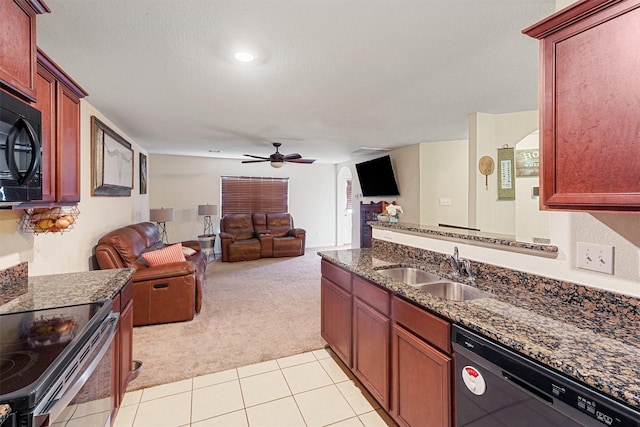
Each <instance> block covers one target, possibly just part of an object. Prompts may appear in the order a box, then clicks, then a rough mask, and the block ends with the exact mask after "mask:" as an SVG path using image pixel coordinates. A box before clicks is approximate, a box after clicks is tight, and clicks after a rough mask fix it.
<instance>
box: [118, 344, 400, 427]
mask: <svg viewBox="0 0 640 427" xmlns="http://www.w3.org/2000/svg"><path fill="white" fill-rule="evenodd" d="M143 369H144V368H143ZM163 426H166V427H183V426H186V427H188V426H191V427H268V426H274V427H297V426H301V427H312V426H335V427H355V426H360V427H362V426H365V427H378V426H380V427H384V426H395V424H394V423H393V421H392V420H390V419H389V417H388V415H387V414H386V413H385V412H384V411H383V410H382V409H380V406H379V405H378V404H377V403H376V402H375V400H374V399H373V398H372V397H371V396H370V395H369V394H368V393H367V392H366V391H365V390H364V389H361V388H359V383H358V382H357V381H356V380H354V379H353V377H352V376H351V373H349V372H348V370H346V368H343V367H342V365H341V363H340V362H338V360H337V359H336V358H335V355H334V354H333V353H331V351H330V350H326V349H320V350H316V351H312V352H308V353H302V354H298V355H295V356H290V357H284V358H281V359H276V360H271V361H268V362H262V363H258V364H255V365H250V366H244V367H242V368H238V369H231V370H228V371H223V372H217V373H214V374H210V375H204V376H201V377H195V378H191V379H188V380H184V381H178V382H175V383H171V384H163V385H160V386H157V387H150V388H146V389H143V390H137V391H133V392H127V393H126V394H125V397H124V401H123V404H122V407H121V408H120V410H119V412H118V416H117V417H116V420H115V424H114V427H163Z"/></svg>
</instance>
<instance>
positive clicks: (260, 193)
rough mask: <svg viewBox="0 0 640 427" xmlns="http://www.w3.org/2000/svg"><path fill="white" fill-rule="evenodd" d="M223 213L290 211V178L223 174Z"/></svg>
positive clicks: (221, 179)
mask: <svg viewBox="0 0 640 427" xmlns="http://www.w3.org/2000/svg"><path fill="white" fill-rule="evenodd" d="M220 186H221V189H220V194H221V198H222V200H221V203H220V204H221V206H222V209H221V210H222V215H223V216H224V215H227V214H234V213H254V212H265V213H269V212H274V213H275V212H289V178H264V177H247V176H222V177H221V178H220Z"/></svg>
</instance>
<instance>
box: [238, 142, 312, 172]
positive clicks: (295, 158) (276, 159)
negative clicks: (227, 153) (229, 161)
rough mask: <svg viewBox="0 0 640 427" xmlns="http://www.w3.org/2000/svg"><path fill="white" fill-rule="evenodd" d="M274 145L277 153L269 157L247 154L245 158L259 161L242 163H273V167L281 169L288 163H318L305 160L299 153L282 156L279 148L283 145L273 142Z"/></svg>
mask: <svg viewBox="0 0 640 427" xmlns="http://www.w3.org/2000/svg"><path fill="white" fill-rule="evenodd" d="M272 144H273V146H274V147H276V152H275V153H273V154H272V155H270V156H269V157H262V156H254V155H252V154H245V156H247V157H251V158H253V159H258V160H243V161H242V163H258V162H271V167H274V168H281V167H282V166H283V165H284V164H285V163H286V162H291V163H306V164H311V163H313V162H315V161H316V159H303V158H302V156H301V155H300V154H298V153H292V154H282V153H280V152H279V151H278V148H279V147H280V146H281V145H282V144H281V143H279V142H273V143H272Z"/></svg>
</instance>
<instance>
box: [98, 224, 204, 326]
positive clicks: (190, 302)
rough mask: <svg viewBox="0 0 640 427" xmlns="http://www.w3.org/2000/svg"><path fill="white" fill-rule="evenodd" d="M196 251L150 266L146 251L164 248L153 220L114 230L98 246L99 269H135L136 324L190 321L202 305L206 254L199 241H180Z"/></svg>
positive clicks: (134, 318)
mask: <svg viewBox="0 0 640 427" xmlns="http://www.w3.org/2000/svg"><path fill="white" fill-rule="evenodd" d="M181 243H182V246H183V247H188V248H191V249H193V250H195V253H193V254H192V255H190V256H185V258H186V261H181V262H171V263H168V264H162V265H155V266H149V265H148V263H147V262H146V261H145V260H144V258H142V254H143V253H145V252H150V251H155V250H158V249H162V248H164V247H165V246H168V245H165V244H164V243H162V241H161V240H160V233H159V230H158V227H157V225H155V224H154V223H151V222H141V223H139V224H133V225H128V226H126V227H122V228H119V229H117V230H113V231H111V232H110V233H107V234H106V235H104V236H103V237H102V238H100V240H99V241H98V245H97V246H96V248H95V256H96V261H97V263H98V266H99V267H100V269H103V270H104V269H109V268H135V269H136V272H135V273H134V274H133V324H134V326H140V325H152V324H157V323H169V322H179V321H185V320H191V319H193V317H194V316H195V313H199V312H200V309H201V307H202V283H203V282H204V273H205V270H206V268H207V257H206V255H205V254H204V253H202V252H201V249H200V243H198V242H197V241H185V242H181Z"/></svg>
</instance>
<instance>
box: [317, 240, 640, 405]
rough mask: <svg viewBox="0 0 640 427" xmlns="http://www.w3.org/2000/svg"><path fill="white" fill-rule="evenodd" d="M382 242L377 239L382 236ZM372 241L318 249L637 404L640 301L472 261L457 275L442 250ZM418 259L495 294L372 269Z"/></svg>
mask: <svg viewBox="0 0 640 427" xmlns="http://www.w3.org/2000/svg"><path fill="white" fill-rule="evenodd" d="M379 243H380V242H379ZM385 245H387V243H385V242H382V243H381V244H379V245H378V247H377V248H376V245H374V248H373V249H354V250H338V251H324V252H319V255H320V256H321V257H322V258H323V259H324V260H326V261H328V262H330V263H331V264H334V265H336V266H338V267H340V268H343V269H345V270H347V271H349V272H352V273H355V274H356V275H358V276H360V277H362V278H364V279H367V280H368V281H370V282H373V283H375V284H377V285H378V286H380V287H382V288H385V289H388V290H389V291H391V292H392V293H393V294H395V295H398V296H400V297H402V298H403V299H405V300H408V301H410V302H411V303H413V304H415V305H416V306H418V307H420V308H423V309H425V310H426V311H428V312H430V313H434V314H436V315H438V316H440V317H442V318H444V319H446V320H448V321H450V322H451V323H457V324H461V325H464V326H466V327H467V328H469V329H471V330H473V331H476V332H478V333H480V334H482V335H484V336H486V337H489V338H491V339H492V340H494V341H496V342H498V343H500V344H502V345H504V346H506V347H508V348H510V349H513V350H514V351H516V352H517V353H520V354H522V355H525V356H527V357H529V358H531V359H533V360H536V361H538V362H540V363H542V364H543V365H546V366H548V367H550V368H552V369H554V370H556V371H559V372H561V373H563V374H564V375H566V376H568V377H570V378H573V379H576V380H578V381H579V382H582V383H584V384H586V385H588V386H590V387H591V388H593V389H595V390H597V391H600V392H602V393H604V394H606V395H608V396H611V397H613V398H614V399H616V400H618V401H621V402H623V403H624V404H626V405H628V406H630V407H632V408H634V409H635V410H640V384H638V378H640V366H639V365H638V360H640V326H639V325H640V323H639V322H638V320H640V314H639V311H640V310H639V307H640V301H638V299H636V298H632V297H627V296H624V295H621V294H615V293H612V292H607V291H603V290H599V289H595V288H588V287H585V286H582V285H576V284H572V283H568V282H561V281H556V280H552V279H548V278H544V277H541V276H540V277H537V276H532V275H530V274H524V273H520V272H516V271H507V272H501V273H500V274H495V276H494V275H492V274H491V270H490V268H487V266H481V265H476V266H474V270H475V271H476V272H477V273H478V272H479V274H477V278H476V279H475V280H470V279H468V278H462V277H461V276H454V275H452V274H451V270H450V269H449V268H448V265H449V262H448V258H447V256H446V255H444V254H437V253H433V252H428V251H425V253H421V254H417V252H419V250H418V249H411V250H407V251H403V250H398V248H399V246H394V247H388V246H387V247H385ZM394 266H405V267H417V268H420V269H423V270H427V271H430V272H433V273H437V274H439V275H441V276H443V277H445V278H448V279H451V280H455V281H462V282H466V283H468V284H472V285H473V286H475V287H477V288H480V289H482V290H485V291H487V292H490V293H491V294H493V296H492V297H491V298H480V299H474V300H470V301H465V302H455V301H449V300H445V299H442V298H438V297H436V296H434V295H431V294H429V293H425V292H422V291H420V290H417V289H415V288H414V287H412V286H409V285H406V284H404V283H402V282H399V281H395V280H392V279H390V278H388V277H386V276H384V275H382V274H380V273H378V272H377V271H376V270H377V269H380V268H389V267H394Z"/></svg>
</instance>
